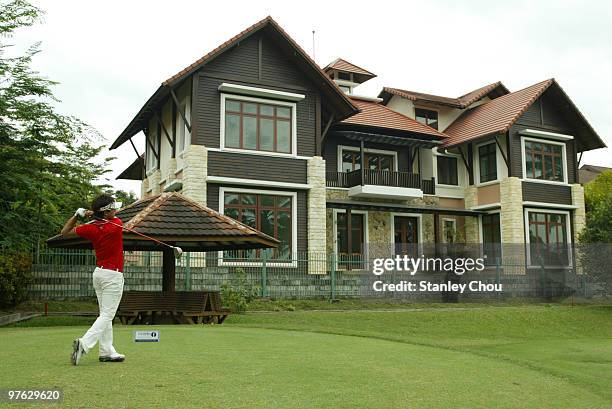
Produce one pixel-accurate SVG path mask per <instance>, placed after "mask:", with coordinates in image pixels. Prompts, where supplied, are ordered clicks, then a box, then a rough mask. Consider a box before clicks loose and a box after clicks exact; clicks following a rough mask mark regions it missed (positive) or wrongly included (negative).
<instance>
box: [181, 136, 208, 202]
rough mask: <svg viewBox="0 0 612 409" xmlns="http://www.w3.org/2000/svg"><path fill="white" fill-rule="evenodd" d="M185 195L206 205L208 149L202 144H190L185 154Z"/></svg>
mask: <svg viewBox="0 0 612 409" xmlns="http://www.w3.org/2000/svg"><path fill="white" fill-rule="evenodd" d="M183 158H184V163H185V165H184V167H183V177H182V182H183V192H182V193H183V195H185V196H187V197H189V198H190V199H193V200H195V201H197V202H199V203H201V204H203V205H206V179H207V176H208V151H207V150H206V148H205V147H204V146H202V145H189V147H188V148H187V149H186V150H185V153H184V154H183Z"/></svg>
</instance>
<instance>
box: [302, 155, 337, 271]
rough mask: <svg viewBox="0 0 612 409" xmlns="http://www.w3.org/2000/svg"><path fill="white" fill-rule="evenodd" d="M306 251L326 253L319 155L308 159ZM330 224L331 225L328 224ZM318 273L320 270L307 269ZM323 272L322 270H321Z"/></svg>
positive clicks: (321, 160)
mask: <svg viewBox="0 0 612 409" xmlns="http://www.w3.org/2000/svg"><path fill="white" fill-rule="evenodd" d="M306 166H307V183H308V185H310V189H309V190H308V210H307V211H308V252H309V253H320V254H321V255H322V253H326V250H327V248H326V234H327V220H326V219H327V213H326V210H327V208H326V205H325V202H326V193H325V160H324V159H323V158H322V157H320V156H314V157H312V158H310V159H308V163H307V165H306ZM330 226H331V225H330ZM309 272H310V273H315V272H316V273H320V272H321V271H320V270H317V271H309ZM323 272H324V271H323Z"/></svg>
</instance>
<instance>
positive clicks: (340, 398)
mask: <svg viewBox="0 0 612 409" xmlns="http://www.w3.org/2000/svg"><path fill="white" fill-rule="evenodd" d="M60 318H66V317H40V318H38V319H34V320H31V322H30V324H32V323H33V322H36V321H38V322H40V323H45V322H46V323H50V322H52V321H54V322H56V323H58V322H59V321H58V319H60ZM66 319H67V318H66ZM78 319H79V320H80V319H88V320H91V319H92V318H91V317H81V318H78ZM67 320H68V319H67ZM64 323H67V322H64ZM156 328H158V329H160V331H161V342H160V343H159V344H136V343H133V342H132V341H131V336H132V330H133V329H136V328H133V327H123V326H116V329H115V345H116V346H117V348H118V349H119V350H120V351H121V352H124V353H126V355H127V356H128V358H127V360H126V362H124V363H122V364H101V363H98V362H97V359H96V356H97V351H93V352H92V353H90V354H89V355H87V356H85V357H84V360H83V363H82V365H80V366H78V367H73V366H71V365H70V364H69V363H68V355H69V352H70V341H71V340H72V338H74V337H76V336H79V335H81V333H82V332H83V331H84V330H86V327H85V326H80V327H54V328H40V327H38V328H34V327H32V328H23V327H21V328H20V327H13V328H2V329H0V361H1V362H3V370H2V371H1V372H0V385H2V387H21V388H24V387H35V386H39V387H50V386H54V385H55V386H58V387H62V388H63V389H64V392H65V401H64V405H65V406H67V407H102V406H104V407H141V406H148V407H230V408H231V407H262V408H266V407H283V408H312V407H338V408H353V407H372V408H387V407H389V408H396V407H410V408H413V407H414V408H446V407H453V408H491V407H495V408H608V407H612V388H610V386H611V385H612V307H603V306H600V307H574V308H572V307H559V306H552V307H546V306H524V307H502V308H494V307H486V308H469V309H467V308H464V309H456V308H450V309H441V308H427V309H422V310H418V311H399V310H398V311H343V312H318V311H300V312H277V313H267V314H245V315H232V316H230V318H229V319H228V321H226V323H225V324H223V325H221V326H206V327H200V326H156Z"/></svg>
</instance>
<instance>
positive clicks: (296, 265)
mask: <svg viewBox="0 0 612 409" xmlns="http://www.w3.org/2000/svg"><path fill="white" fill-rule="evenodd" d="M245 257H246V256H245V254H244V253H234V254H228V253H220V252H212V253H184V254H183V257H182V258H181V259H180V260H178V261H177V266H176V289H177V290H181V291H199V290H220V289H221V286H222V285H223V284H224V283H226V284H227V285H230V286H243V287H244V286H246V287H248V289H249V290H252V291H253V292H255V293H256V294H257V295H259V296H261V297H269V298H272V299H308V298H318V299H339V298H378V299H397V300H406V301H414V302H435V301H469V300H492V301H495V300H504V301H507V300H509V299H516V298H521V299H527V300H529V299H533V300H542V299H545V300H554V299H560V298H564V297H570V296H574V297H580V298H593V297H605V296H607V294H606V289H605V287H606V285H605V282H602V280H601V279H600V278H597V277H592V276H590V275H588V274H585V273H584V272H583V269H582V268H581V266H579V265H578V266H576V265H574V266H573V267H572V268H547V267H545V266H543V265H541V266H533V265H532V266H527V265H526V263H525V260H524V257H509V256H507V257H504V258H496V259H495V260H494V261H493V260H489V262H488V265H487V267H486V268H485V269H484V270H482V271H479V272H476V271H474V272H466V273H465V274H463V275H460V276H459V275H457V274H455V273H454V272H452V271H450V272H449V271H440V270H439V269H438V270H435V271H419V272H417V273H414V274H412V273H410V272H408V271H401V270H397V269H393V270H391V271H387V272H385V273H384V274H382V275H375V274H373V272H372V263H371V260H370V259H368V260H365V259H364V258H363V257H347V256H340V257H338V256H337V255H336V254H333V253H332V254H313V253H298V254H294V255H293V256H292V257H289V258H286V259H283V260H277V259H276V260H275V259H272V258H268V257H267V253H266V252H260V253H251V254H249V255H248V258H245ZM94 267H95V256H94V254H93V252H92V251H88V250H59V249H47V250H45V251H43V252H41V253H39V254H37V255H35V259H34V264H33V268H32V274H33V282H32V284H31V285H30V287H29V295H30V298H32V299H78V298H86V297H94V296H95V293H94V290H93V287H92V280H91V274H92V271H93V269H94ZM161 268H162V256H161V253H157V252H125V267H124V274H125V291H136V290H139V291H161V289H162V273H161ZM422 282H424V283H430V284H431V286H433V289H432V288H429V289H428V288H421V287H420V286H421V283H422ZM472 282H478V283H480V284H481V285H482V286H484V287H482V288H483V289H482V290H479V289H476V290H474V291H473V290H472V288H469V287H466V291H463V292H460V291H457V290H447V291H444V290H443V291H440V290H439V289H438V288H436V287H435V285H439V284H457V285H461V284H465V285H466V286H467V285H468V284H470V283H472ZM410 283H412V284H410ZM384 284H387V285H389V284H393V285H395V288H394V290H389V287H388V286H387V287H385V288H386V290H385V291H379V290H381V289H383V285H384ZM470 285H471V284H470ZM496 285H497V287H496ZM500 285H501V287H500ZM402 286H404V287H406V288H405V289H404V290H401V288H402ZM410 287H412V289H413V290H412V291H410V290H409V288H410ZM398 289H399V290H398Z"/></svg>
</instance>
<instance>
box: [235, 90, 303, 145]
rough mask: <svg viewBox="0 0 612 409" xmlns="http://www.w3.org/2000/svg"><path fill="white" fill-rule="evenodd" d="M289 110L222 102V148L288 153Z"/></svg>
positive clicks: (255, 104) (289, 137) (246, 103)
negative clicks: (223, 118) (223, 128)
mask: <svg viewBox="0 0 612 409" xmlns="http://www.w3.org/2000/svg"><path fill="white" fill-rule="evenodd" d="M292 115H293V113H292V108H291V107H290V106H284V105H283V106H281V105H273V104H268V103H259V102H252V101H241V100H234V99H226V100H225V136H224V137H225V147H227V148H237V149H248V150H257V151H267V152H279V153H291V151H292V142H291V140H292Z"/></svg>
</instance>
